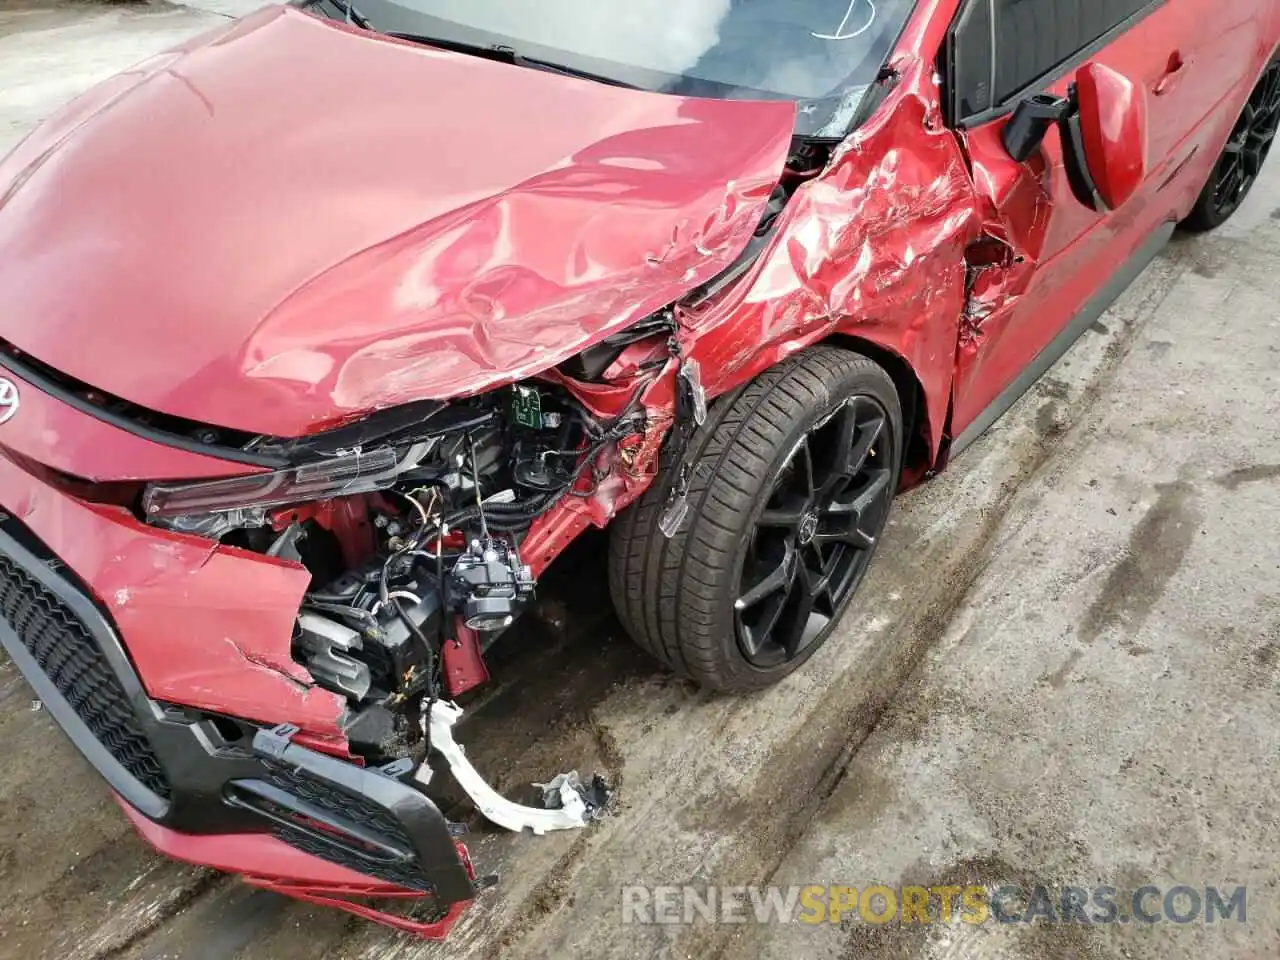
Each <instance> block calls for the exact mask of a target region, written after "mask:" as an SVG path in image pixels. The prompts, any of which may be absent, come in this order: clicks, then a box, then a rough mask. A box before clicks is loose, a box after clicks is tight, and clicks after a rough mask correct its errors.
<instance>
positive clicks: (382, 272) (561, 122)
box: [0, 8, 795, 436]
mask: <svg viewBox="0 0 1280 960" xmlns="http://www.w3.org/2000/svg"><path fill="white" fill-rule="evenodd" d="M794 111H795V108H794V106H793V105H791V104H786V103H756V102H731V101H712V100H694V99H683V98H678V97H670V96H664V95H659V94H650V93H643V92H637V91H632V90H626V89H620V88H615V87H609V86H605V85H603V84H598V83H593V82H591V81H586V80H578V79H575V78H570V77H564V76H560V75H554V74H550V73H544V72H538V71H534V70H529V69H522V68H519V67H513V66H509V65H506V64H501V63H493V62H489V61H484V60H480V59H476V58H473V57H467V56H463V55H459V54H453V53H448V52H442V51H438V50H432V49H428V48H423V47H419V46H414V45H409V44H404V43H399V42H395V41H391V40H387V39H385V38H380V37H376V36H374V35H371V34H367V33H361V32H359V31H356V30H354V29H350V28H347V27H345V26H341V25H337V24H333V23H329V22H326V21H321V20H318V19H315V18H313V17H311V16H309V15H307V14H304V13H301V12H299V11H297V10H293V9H290V8H272V9H268V10H264V11H261V12H259V13H257V14H254V15H253V16H250V17H248V18H246V19H244V20H242V21H239V22H238V23H236V24H234V25H232V26H231V27H230V28H229V29H226V30H223V31H220V32H219V33H217V34H215V35H211V36H207V37H203V38H200V39H199V40H197V41H194V42H192V43H190V44H188V45H186V46H185V47H183V48H179V49H178V50H176V51H173V52H171V53H168V54H164V55H162V56H160V57H158V58H155V59H152V60H150V61H147V62H146V63H144V64H141V65H140V66H138V67H137V68H135V69H133V70H132V71H129V72H128V73H125V74H122V75H121V76H119V77H117V78H115V79H113V80H111V81H108V82H107V83H105V84H103V85H101V86H99V87H97V88H95V89H93V90H91V91H90V92H89V93H88V94H86V95H85V96H83V97H81V98H80V99H79V100H77V101H75V102H73V103H72V104H71V105H70V106H68V107H67V108H65V109H64V110H63V111H62V112H61V113H60V114H58V115H57V116H56V117H55V118H54V119H52V120H51V121H49V122H48V123H46V124H45V125H44V126H43V127H41V128H40V129H39V130H37V131H36V133H35V134H34V135H33V136H31V137H30V138H29V139H28V140H27V141H25V142H24V143H23V144H22V145H21V146H20V147H19V148H18V149H17V150H16V151H15V152H14V153H12V154H10V156H9V157H8V158H6V159H5V160H4V161H2V162H0V305H3V306H2V308H0V338H3V339H5V340H8V341H9V342H11V343H13V344H15V345H16V346H18V347H19V348H21V349H22V350H25V351H26V352H28V353H29V354H31V355H32V356H34V357H36V358H37V359H39V360H41V361H43V362H44V363H47V364H49V365H50V366H53V367H55V368H57V369H58V370H61V371H63V372H64V373H67V374H70V375H71V376H73V377H76V378H78V379H80V380H82V381H85V382H86V383H89V384H92V385H94V386H96V387H98V388H99V389H101V390H103V391H106V392H109V393H112V394H116V395H118V396H121V397H124V398H126V399H128V400H131V401H133V402H134V403H137V404H140V405H142V406H144V407H149V408H151V409H155V410H160V411H163V412H165V413H170V414H175V415H178V416H183V417H187V418H190V419H193V420H199V421H204V422H208V423H216V424H221V425H224V426H229V427H235V428H238V429H242V430H249V431H254V432H262V433H270V434H276V435H280V436H296V435H300V434H304V433H307V432H309V431H313V430H315V429H318V428H319V427H321V426H325V425H329V424H332V423H334V422H336V421H339V420H342V419H346V418H349V417H351V416H353V415H357V414H360V413H364V412H367V411H370V410H374V409H377V408H381V407H387V406H392V405H395V404H399V403H404V402H408V401H411V400H416V399H424V398H447V397H451V396H457V395H462V394H468V393H475V392H479V391H482V390H485V389H486V388H490V387H493V386H495V385H498V384H501V383H505V382H510V381H512V380H516V379H519V378H521V377H526V376H529V375H531V374H534V373H537V372H539V371H541V370H544V369H546V368H548V367H550V366H552V365H554V364H556V363H558V362H560V361H561V360H563V359H565V358H567V357H570V356H572V355H573V354H574V353H576V352H578V351H579V350H581V349H582V348H583V347H585V346H588V345H590V344H591V343H593V342H596V341H598V340H600V339H601V338H603V337H605V336H607V335H609V334H610V333H612V332H615V331H617V330H619V329H621V328H623V327H625V326H627V325H628V324H630V323H632V322H634V321H635V320H638V319H640V318H641V317H643V316H645V315H647V314H649V313H651V312H653V311H654V310H656V309H658V308H660V307H662V306H663V305H665V304H666V303H669V302H670V301H672V300H673V299H676V298H677V297H679V296H680V295H681V294H683V293H684V292H686V291H688V290H689V289H691V288H692V287H694V286H696V285H697V284H699V283H702V282H704V281H706V280H708V279H710V278H711V277H712V276H714V275H715V274H716V273H718V272H719V271H720V270H722V269H723V268H724V267H725V266H726V265H728V264H729V263H730V262H731V261H732V260H733V259H734V257H735V256H737V254H738V253H739V252H741V250H742V249H743V248H744V247H745V245H746V243H747V241H748V239H749V238H750V235H751V233H752V231H753V229H754V227H755V226H756V224H757V223H758V221H759V218H760V216H761V214H762V212H763V205H764V203H765V201H766V200H767V198H768V195H769V193H770V191H771V189H772V188H773V186H774V184H775V183H776V182H777V178H778V176H779V174H780V173H781V169H782V165H783V163H784V161H785V156H786V152H787V149H788V146H789V143H790V137H791V131H792V129H793V121H794Z"/></svg>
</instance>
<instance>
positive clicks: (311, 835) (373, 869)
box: [264, 765, 432, 892]
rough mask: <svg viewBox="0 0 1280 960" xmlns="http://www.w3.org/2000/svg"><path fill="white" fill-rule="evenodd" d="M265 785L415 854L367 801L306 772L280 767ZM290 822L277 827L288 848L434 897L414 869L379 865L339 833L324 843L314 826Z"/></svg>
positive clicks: (404, 837) (393, 823)
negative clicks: (296, 849)
mask: <svg viewBox="0 0 1280 960" xmlns="http://www.w3.org/2000/svg"><path fill="white" fill-rule="evenodd" d="M264 782H266V783H269V784H271V785H272V786H274V787H277V788H279V789H281V790H284V791H287V792H288V793H289V794H291V795H292V796H294V797H297V798H298V799H299V800H302V801H303V802H305V803H307V804H310V805H312V806H314V807H315V808H316V809H317V810H321V811H324V812H325V813H326V814H329V815H331V816H332V817H334V818H335V819H338V820H348V821H351V822H352V823H354V824H355V825H356V826H358V827H363V828H365V829H367V830H370V831H372V832H373V833H375V834H377V835H379V837H380V838H381V839H383V840H384V841H386V842H387V843H389V844H392V845H394V846H397V847H403V848H404V849H406V850H412V849H413V840H412V839H411V838H410V837H409V835H408V834H407V833H405V830H404V827H402V826H401V825H400V823H399V822H398V821H397V820H396V818H395V817H393V816H391V814H390V813H389V812H388V811H386V810H385V809H383V808H381V807H379V806H378V805H377V804H375V803H373V802H371V801H370V800H369V799H368V798H367V797H363V796H361V795H359V794H356V793H351V792H348V791H346V790H342V789H341V788H339V787H337V786H335V785H334V784H332V783H327V782H325V781H324V780H322V779H320V778H319V777H313V776H311V775H310V774H308V773H307V772H306V771H305V770H299V769H297V768H293V769H290V768H288V767H285V766H283V765H276V766H274V767H273V769H272V771H271V776H270V777H268V778H266V779H265V781H264ZM289 819H290V817H282V818H281V819H280V820H278V821H277V822H276V823H275V824H274V827H273V831H272V832H274V833H275V834H276V836H278V837H279V838H280V839H281V840H283V841H285V842H286V843H288V844H290V845H292V846H295V847H297V848H298V849H299V850H302V851H304V852H306V853H310V854H312V855H313V856H318V857H323V858H325V859H326V860H330V861H332V862H334V863H338V864H341V865H342V866H344V867H347V868H348V869H351V870H356V871H358V872H360V873H366V874H368V875H369V876H372V877H377V878H378V879H379V880H386V881H388V882H390V883H394V884H397V885H398V886H401V887H407V888H408V889H410V890H422V891H427V892H429V891H431V889H432V885H431V883H430V882H429V881H428V880H427V879H426V878H425V877H423V876H422V873H421V871H420V870H419V868H418V866H417V865H416V864H415V863H412V862H408V863H404V862H386V861H385V860H383V861H381V862H380V861H379V860H378V859H375V858H372V857H370V856H369V855H368V851H366V850H363V849H362V848H361V846H360V844H359V843H358V842H355V841H354V840H353V839H352V838H350V837H344V836H343V835H342V834H341V833H339V832H333V831H329V832H327V836H326V837H325V838H324V839H321V838H320V837H318V836H317V835H316V831H315V830H314V826H315V824H314V823H308V822H306V818H301V819H299V820H297V821H296V822H295V823H293V824H291V823H289V822H288V821H289Z"/></svg>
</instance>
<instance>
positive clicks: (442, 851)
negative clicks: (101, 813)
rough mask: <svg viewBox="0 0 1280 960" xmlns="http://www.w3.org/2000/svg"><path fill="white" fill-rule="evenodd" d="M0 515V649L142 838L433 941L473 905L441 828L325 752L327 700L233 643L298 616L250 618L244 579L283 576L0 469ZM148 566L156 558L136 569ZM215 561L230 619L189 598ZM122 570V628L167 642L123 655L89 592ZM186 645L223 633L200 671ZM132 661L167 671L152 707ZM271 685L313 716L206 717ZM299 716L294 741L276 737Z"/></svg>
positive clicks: (253, 600)
mask: <svg viewBox="0 0 1280 960" xmlns="http://www.w3.org/2000/svg"><path fill="white" fill-rule="evenodd" d="M0 505H3V507H4V510H5V511H7V512H3V513H0V646H3V648H4V650H5V652H6V653H7V654H8V656H9V657H10V659H11V660H12V661H13V663H14V664H15V666H17V668H18V669H19V671H20V672H21V673H22V674H23V676H24V677H25V678H26V679H27V681H28V683H30V684H31V686H32V688H33V689H34V691H35V693H36V696H37V697H39V699H40V700H41V701H42V702H43V704H44V706H45V709H47V711H48V712H49V714H50V715H51V716H52V717H53V718H54V720H56V721H57V723H58V724H59V725H60V726H61V727H62V728H63V730H64V731H65V732H66V733H67V734H68V735H69V736H70V738H71V739H72V741H73V742H74V743H75V745H76V746H77V748H78V749H79V750H80V751H81V753H83V754H84V756H85V758H86V759H87V760H88V761H89V762H90V763H91V764H92V765H93V766H94V768H95V769H97V770H98V772H99V773H100V774H102V776H103V777H104V778H105V779H106V780H107V782H108V784H109V785H110V787H111V788H112V790H114V791H115V793H116V794H117V796H118V797H119V799H120V801H121V804H122V806H123V807H124V808H125V812H126V813H127V814H128V815H129V817H130V819H131V820H133V822H134V823H135V825H136V826H137V827H138V829H139V831H140V832H141V833H142V834H143V836H145V837H146V838H147V839H148V840H150V841H151V842H152V843H153V844H155V845H156V846H157V847H159V848H160V849H161V850H162V851H163V852H165V853H168V854H170V855H172V856H175V857H177V858H179V859H183V860H187V861H190V862H195V863H200V864H204V865H208V866H211V867H215V868H217V869H221V870H226V871H229V872H234V873H239V874H243V875H244V876H245V877H246V879H248V880H249V881H250V882H252V883H256V884H258V885H261V886H266V887H270V888H272V889H276V890H279V891H281V892H284V893H289V894H292V895H294V896H299V897H302V898H304V899H308V900H313V901H317V902H321V903H328V904H332V905H334V906H339V907H343V908H344V909H349V910H353V911H354V912H357V913H360V914H362V915H365V916H370V917H372V918H373V919H379V920H383V921H384V922H390V923H392V924H394V925H396V926H399V927H401V928H404V929H410V930H413V931H414V932H417V933H420V934H423V935H427V936H433V935H443V932H444V931H445V930H447V927H448V925H450V924H451V923H452V921H453V920H455V919H456V917H457V915H458V914H459V913H460V912H461V910H462V908H463V907H464V906H465V904H466V903H467V902H468V901H469V900H470V899H471V898H472V896H473V895H474V883H473V878H474V873H473V871H472V869H471V864H470V862H469V860H468V859H467V856H466V851H465V848H463V847H462V846H461V844H459V843H457V842H456V841H455V839H454V835H453V832H452V830H451V825H450V824H449V823H448V822H447V821H446V820H445V818H444V817H443V815H442V814H441V813H440V811H439V810H438V809H437V808H436V806H435V805H434V804H433V803H432V802H431V801H430V800H429V799H428V798H427V797H426V796H425V795H423V794H422V793H420V792H419V791H418V790H416V789H415V788H414V787H412V786H410V785H409V784H408V783H405V782H402V781H401V780H400V779H398V777H397V776H396V775H395V773H396V771H377V770H370V769H363V768H361V767H359V766H357V765H356V764H354V763H351V762H348V761H347V760H345V759H341V758H339V757H338V756H334V755H332V754H334V753H344V752H345V751H344V750H343V748H342V743H341V740H340V730H339V729H338V724H337V721H336V714H335V713H334V712H332V707H331V705H325V704H324V699H325V698H326V697H327V696H328V695H327V694H324V692H323V691H320V690H313V689H311V688H309V687H308V686H307V685H306V683H305V682H304V681H302V680H299V679H297V677H296V676H295V675H285V674H282V672H281V670H280V669H278V668H276V667H275V666H264V665H263V664H262V663H259V662H257V659H256V658H255V657H254V656H253V651H254V650H255V649H264V648H265V644H266V643H267V638H263V637H261V636H254V635H244V634H240V635H239V636H237V631H240V630H242V629H243V626H244V623H245V622H246V619H247V620H248V621H249V622H253V620H254V616H255V613H257V614H264V615H266V616H268V617H270V618H271V619H275V618H278V617H280V616H281V615H283V616H284V617H285V621H284V622H288V621H290V620H291V619H292V615H293V611H294V610H296V606H295V607H293V608H285V609H283V610H264V609H263V607H262V604H263V602H264V601H263V600H262V599H261V597H259V596H257V595H256V592H255V591H254V584H255V582H258V583H260V582H261V579H262V574H261V573H259V571H258V568H259V567H262V568H265V570H266V576H267V577H268V578H269V577H270V576H271V575H273V574H278V573H280V572H281V570H282V568H281V566H280V565H279V564H278V563H277V562H275V561H270V560H266V559H265V558H263V559H261V560H260V559H259V558H258V557H256V555H254V554H249V553H241V552H237V551H227V552H223V551H222V550H221V549H217V550H213V551H212V553H211V551H210V548H209V547H208V546H206V545H203V544H199V543H196V542H192V541H191V538H173V537H171V536H170V535H168V534H164V533H161V532H159V531H155V532H153V531H151V530H150V528H147V527H144V526H142V525H139V524H137V523H136V522H134V521H132V518H129V517H127V515H126V514H122V513H120V512H114V511H111V510H110V509H108V508H98V507H95V506H94V505H90V504H85V503H81V502H80V501H77V500H75V499H73V498H71V497H68V496H67V495H65V494H63V493H62V492H61V491H58V490H55V489H54V488H52V487H50V486H48V485H46V484H44V483H43V482H42V481H40V480H38V479H36V478H35V477H32V476H31V475H29V474H27V473H26V472H25V471H22V470H21V469H20V468H18V467H17V466H16V465H15V464H14V463H13V462H11V461H10V460H8V459H6V458H3V457H0ZM148 540H150V541H151V542H150V543H149V542H147V541H148ZM50 541H53V542H56V543H57V544H59V547H60V549H59V550H57V551H55V550H54V549H53V548H52V547H51V545H50ZM175 548H176V549H175ZM63 549H65V553H64V552H63ZM155 550H159V554H152V553H151V551H155ZM182 550H195V551H196V555H197V556H198V557H199V558H200V561H201V562H199V563H195V564H192V565H190V566H187V567H185V568H184V567H182V566H181V565H179V564H176V563H175V562H174V560H175V554H177V555H179V556H180V555H181V551H182ZM108 551H111V552H108ZM67 554H72V555H73V556H74V557H75V560H76V561H78V562H73V561H72V559H71V557H68V556H67ZM148 556H150V557H151V559H152V560H153V561H154V560H155V559H156V558H157V557H160V558H163V560H164V562H162V563H160V564H158V565H157V564H156V563H154V562H153V563H152V564H151V565H150V567H149V568H142V567H140V566H139V559H140V558H142V557H148ZM108 557H110V558H112V559H111V561H108V559H107V558H108ZM215 557H216V558H218V559H219V561H220V563H221V566H222V570H221V571H220V578H221V580H222V582H223V583H224V585H225V584H226V578H227V575H228V572H229V571H230V569H231V567H230V566H229V565H230V564H234V565H236V566H237V567H238V568H239V569H238V570H236V571H235V575H236V578H237V579H238V580H239V582H240V587H241V589H242V590H243V594H242V597H241V602H242V603H243V604H244V606H245V608H246V609H245V611H244V612H243V613H240V614H239V615H237V613H236V611H235V610H234V609H233V607H232V605H231V599H232V598H229V597H224V598H223V599H222V601H221V606H222V609H223V610H224V611H227V615H226V616H223V617H221V618H219V617H217V616H216V614H215V613H214V611H212V610H211V609H210V608H209V606H208V605H207V604H201V603H200V602H199V600H200V598H201V597H202V596H206V594H205V593H203V592H202V591H203V589H204V587H202V585H201V583H200V578H201V575H202V574H204V575H207V572H208V570H209V568H210V565H211V563H212V562H213V560H214V558H215ZM86 560H87V561H88V562H86ZM120 564H124V565H125V567H126V568H127V569H128V570H129V571H131V576H132V578H133V579H132V580H129V581H125V582H124V583H122V585H121V586H120V587H119V588H118V590H119V591H120V592H116V593H107V594H106V597H110V598H111V599H112V600H113V601H114V602H115V606H116V608H117V609H119V610H127V612H128V614H129V619H128V622H131V623H137V624H148V623H150V624H153V625H154V624H169V626H170V629H171V630H172V632H171V633H169V634H168V635H167V636H166V635H165V634H163V633H159V632H157V631H156V630H155V629H154V628H153V629H151V630H149V631H144V632H142V633H140V634H139V645H138V648H137V649H135V646H134V645H133V644H132V643H131V639H132V638H131V636H130V634H129V632H128V631H127V630H126V629H125V628H124V627H123V626H122V625H121V623H120V622H117V618H116V617H113V616H112V614H111V612H110V611H109V609H108V607H107V606H106V604H105V603H104V600H105V599H106V597H104V594H103V590H102V586H101V584H102V583H103V582H104V577H105V578H106V580H105V582H108V583H110V582H114V581H113V580H112V579H111V578H113V577H117V576H119V573H118V572H116V573H112V571H113V570H114V569H115V568H116V567H117V566H118V565H120ZM288 572H292V571H288ZM187 601H194V602H193V603H191V607H190V608H189V614H190V615H191V617H192V618H193V619H188V621H187V623H186V625H185V626H184V627H183V628H181V629H180V630H179V629H177V625H176V624H173V623H172V622H171V621H170V620H169V619H168V617H169V611H172V610H178V609H181V608H182V607H183V604H184V602H187ZM195 618H198V619H195ZM193 634H194V635H196V636H197V637H211V636H219V637H220V639H221V642H220V643H218V644H217V645H216V646H215V647H214V648H213V649H212V650H211V651H210V653H209V654H208V661H207V663H208V666H209V670H208V672H207V673H206V672H202V670H201V657H200V650H199V648H198V647H196V646H192V645H191V643H190V640H191V637H192V635H193ZM288 637H289V633H287V632H286V633H285V636H284V644H285V649H286V650H287V643H288ZM269 639H270V641H271V642H277V641H278V640H279V638H278V637H271V638H269ZM161 645H163V646H161ZM165 647H167V655H166V650H165ZM228 647H231V648H234V649H235V650H236V651H237V656H236V657H235V659H234V660H228V659H226V657H225V650H227V649H228ZM143 662H160V663H162V664H166V666H165V669H162V670H159V671H157V674H158V679H159V681H160V682H159V685H160V686H161V688H162V689H163V691H164V692H163V695H159V696H158V695H157V693H156V689H155V685H154V684H152V683H150V682H149V680H150V679H151V678H150V677H148V674H147V671H146V669H145V667H143V665H142V664H143ZM293 666H294V667H295V668H296V669H297V670H298V671H301V668H297V667H296V665H293ZM236 667H238V669H239V670H240V671H241V673H242V675H243V676H242V678H241V681H240V683H241V687H240V688H239V689H238V688H237V687H236V683H237V679H236V677H235V676H234V674H235V669H234V668H236ZM302 675H303V676H305V672H303V673H302ZM269 678H274V679H275V681H277V682H278V683H287V684H288V685H290V687H291V688H294V689H293V690H292V692H293V693H295V694H296V695H297V696H298V697H299V698H301V699H302V700H303V701H304V702H305V703H306V704H307V705H308V706H309V707H310V708H311V709H310V710H309V711H308V710H305V709H303V710H297V711H296V717H295V716H291V714H293V713H295V711H293V709H292V705H293V703H294V700H293V699H292V698H291V697H289V696H284V697H273V696H259V698H258V699H257V700H250V701H249V702H248V704H247V706H248V709H246V710H241V711H237V712H231V711H227V710H225V709H220V708H221V707H222V705H223V704H225V703H235V704H244V703H245V701H246V691H245V690H244V689H243V686H244V684H248V685H249V686H250V688H251V690H252V689H256V690H258V691H259V692H261V691H263V690H266V691H268V692H269V691H270V690H271V689H272V685H271V684H270V683H268V682H267V680H268V679H269ZM184 684H185V688H184ZM223 684H230V685H231V686H230V687H229V688H226V689H220V685H223ZM255 684H256V687H255V686H254V685H255ZM184 689H185V694H184ZM317 707H319V708H320V709H317ZM295 719H296V720H298V721H299V726H301V727H302V729H299V726H288V727H280V726H278V725H279V724H281V723H284V722H288V721H293V720H295ZM267 724H271V725H274V726H267ZM307 744H309V745H310V746H320V747H322V748H324V752H321V751H320V750H316V749H311V748H310V747H309V746H308V745H307ZM352 896H359V897H397V898H400V897H404V898H407V897H419V898H421V897H426V898H430V900H431V901H432V903H433V904H434V905H435V906H436V907H437V908H438V910H437V916H435V917H433V918H432V920H431V921H429V922H427V923H420V922H413V921H407V920H404V919H403V918H400V917H398V916H390V915H383V914H380V913H378V912H377V911H374V910H372V909H371V908H369V907H367V906H365V905H363V904H359V903H352V902H351V901H349V900H348V899H347V898H349V897H352Z"/></svg>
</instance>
